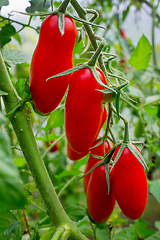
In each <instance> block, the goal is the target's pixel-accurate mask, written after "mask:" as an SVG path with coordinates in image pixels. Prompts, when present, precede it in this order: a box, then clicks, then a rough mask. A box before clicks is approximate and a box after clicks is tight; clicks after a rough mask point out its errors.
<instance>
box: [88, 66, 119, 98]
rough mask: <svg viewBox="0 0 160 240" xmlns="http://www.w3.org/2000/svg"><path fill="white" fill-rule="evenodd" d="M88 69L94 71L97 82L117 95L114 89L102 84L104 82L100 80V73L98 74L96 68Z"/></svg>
mask: <svg viewBox="0 0 160 240" xmlns="http://www.w3.org/2000/svg"><path fill="white" fill-rule="evenodd" d="M88 68H89V69H90V70H91V71H92V74H93V76H94V78H95V79H96V81H97V82H98V83H99V84H100V85H101V86H102V87H104V88H106V89H108V90H110V91H111V92H115V93H117V92H116V91H115V90H114V89H112V88H110V87H108V86H107V85H105V84H104V83H102V81H101V80H100V78H99V76H98V73H97V71H96V68H95V67H91V66H88Z"/></svg>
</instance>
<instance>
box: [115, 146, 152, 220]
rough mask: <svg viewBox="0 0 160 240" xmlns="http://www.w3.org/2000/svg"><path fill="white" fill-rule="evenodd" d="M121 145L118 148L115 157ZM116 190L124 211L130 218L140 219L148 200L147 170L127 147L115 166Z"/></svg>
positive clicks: (120, 205)
mask: <svg viewBox="0 0 160 240" xmlns="http://www.w3.org/2000/svg"><path fill="white" fill-rule="evenodd" d="M119 148H120V146H119V147H117V148H116V150H115V153H114V158H115V157H116V155H117V152H118V150H119ZM114 170H115V172H114V191H115V196H116V200H117V202H118V204H119V207H120V208H121V210H122V212H123V213H124V214H125V215H126V216H127V217H128V218H130V219H138V218H139V217H140V216H141V215H142V214H143V212H144V210H145V207H146V204H147V200H148V186H147V178H146V175H145V171H144V168H143V166H142V165H141V163H140V162H139V161H138V160H137V158H136V157H135V156H134V155H133V153H132V152H131V151H130V150H129V149H128V148H127V147H125V148H124V150H123V152H122V154H121V156H120V158H119V160H118V162H117V163H116V164H115V166H114Z"/></svg>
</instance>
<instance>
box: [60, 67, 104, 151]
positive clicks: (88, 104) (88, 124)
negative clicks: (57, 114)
mask: <svg viewBox="0 0 160 240" xmlns="http://www.w3.org/2000/svg"><path fill="white" fill-rule="evenodd" d="M97 73H98V75H99V77H100V79H101V81H102V82H103V83H105V76H104V74H103V72H102V71H101V70H97ZM96 89H100V90H102V89H104V88H103V87H102V86H100V85H99V84H98V83H97V81H96V79H95V78H94V76H93V74H92V72H91V70H90V69H88V68H84V69H81V70H78V71H76V72H74V73H73V74H72V77H71V82H70V85H69V90H68V95H67V99H66V105H65V115H64V116H65V131H66V137H67V140H68V143H69V144H70V146H71V148H72V149H74V150H75V151H76V152H79V153H82V152H85V151H87V150H88V149H89V148H90V147H91V146H92V143H93V141H94V140H95V139H96V136H97V134H98V132H99V129H100V125H101V121H102V110H103V106H102V99H103V93H101V92H98V91H97V90H96Z"/></svg>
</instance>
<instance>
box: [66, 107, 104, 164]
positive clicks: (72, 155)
mask: <svg viewBox="0 0 160 240" xmlns="http://www.w3.org/2000/svg"><path fill="white" fill-rule="evenodd" d="M106 119H107V111H106V109H105V107H103V111H102V121H101V126H100V129H99V131H100V130H101V128H102V127H103V125H104V123H105V122H106ZM98 134H99V132H98ZM88 153H89V149H88V150H87V151H86V152H83V153H77V152H75V151H74V150H73V149H72V148H71V147H70V145H69V143H68V142H67V156H68V158H69V159H70V160H73V161H76V160H79V159H81V158H83V157H84V156H86V155H87V154H88Z"/></svg>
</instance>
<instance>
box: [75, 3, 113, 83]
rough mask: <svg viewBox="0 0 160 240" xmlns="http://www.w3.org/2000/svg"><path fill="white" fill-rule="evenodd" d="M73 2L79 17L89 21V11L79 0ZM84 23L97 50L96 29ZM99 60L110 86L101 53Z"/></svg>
mask: <svg viewBox="0 0 160 240" xmlns="http://www.w3.org/2000/svg"><path fill="white" fill-rule="evenodd" d="M71 4H72V6H73V7H74V9H75V10H76V12H77V13H78V15H79V17H80V18H82V19H84V20H86V21H87V18H86V14H87V12H86V11H85V9H84V8H83V7H82V6H81V5H80V4H79V3H78V2H77V0H71ZM83 25H84V28H85V30H86V32H87V34H88V36H89V39H90V41H91V44H92V46H93V48H94V50H95V51H96V49H97V48H98V44H97V41H96V38H95V34H94V31H93V29H92V27H91V26H89V25H88V24H86V23H83ZM98 62H99V66H100V68H101V69H102V71H103V72H104V74H105V76H106V84H107V86H109V84H108V81H107V78H108V73H107V70H106V67H105V64H104V62H103V58H102V56H101V55H100V56H99V58H98Z"/></svg>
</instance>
